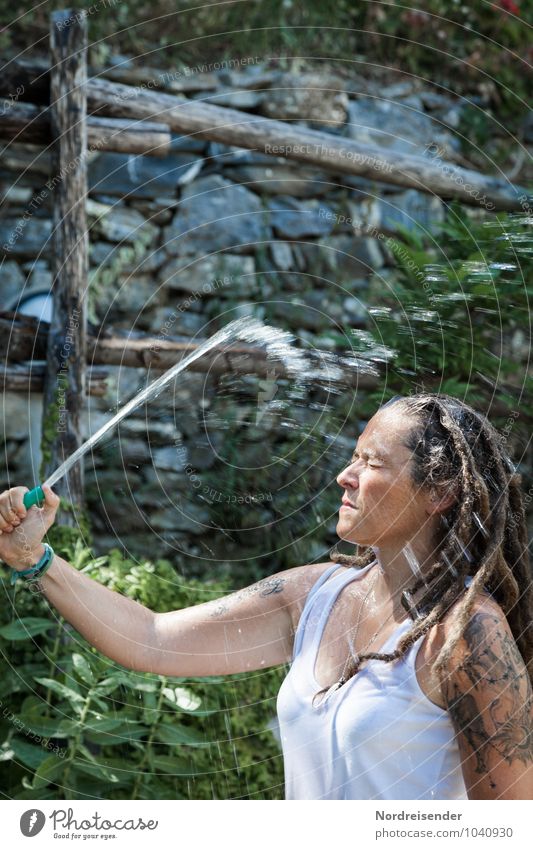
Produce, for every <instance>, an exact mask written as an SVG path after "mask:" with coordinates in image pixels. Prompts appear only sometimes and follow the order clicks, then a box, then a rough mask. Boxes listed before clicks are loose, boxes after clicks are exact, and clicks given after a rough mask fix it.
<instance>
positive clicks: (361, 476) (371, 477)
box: [337, 404, 431, 548]
mask: <svg viewBox="0 0 533 849" xmlns="http://www.w3.org/2000/svg"><path fill="white" fill-rule="evenodd" d="M415 426H416V421H415V420H414V419H413V417H412V416H409V415H408V414H407V413H405V412H404V411H402V410H401V407H399V406H398V405H396V404H393V405H391V406H390V407H387V408H385V409H383V410H380V411H379V412H378V413H376V415H375V416H374V417H373V418H372V419H371V420H370V421H369V422H368V424H367V426H366V427H365V429H364V431H363V433H362V434H361V436H360V437H359V440H358V442H357V445H356V450H355V453H354V456H353V457H352V462H351V463H350V465H349V466H347V467H346V468H345V469H344V470H343V471H342V472H341V473H340V475H339V476H338V477H337V483H338V484H339V486H341V487H342V489H343V495H342V500H343V502H344V503H343V506H341V508H340V510H339V521H338V523H337V534H338V535H339V537H340V538H341V539H343V540H346V541H347V542H352V543H357V544H359V545H371V546H377V547H381V548H384V547H387V546H393V547H398V546H399V547H403V545H405V543H407V542H409V540H411V539H412V538H413V537H414V536H415V534H416V533H417V531H419V530H420V528H421V527H422V525H423V524H424V523H425V522H426V521H427V520H428V518H429V512H428V509H427V508H428V507H429V506H430V500H431V498H430V493H429V492H428V491H427V490H425V489H420V488H419V487H416V486H415V485H414V484H413V482H412V480H411V464H412V452H411V451H410V449H409V448H407V447H406V441H407V437H408V435H409V433H410V431H411V430H412V428H413V427H415Z"/></svg>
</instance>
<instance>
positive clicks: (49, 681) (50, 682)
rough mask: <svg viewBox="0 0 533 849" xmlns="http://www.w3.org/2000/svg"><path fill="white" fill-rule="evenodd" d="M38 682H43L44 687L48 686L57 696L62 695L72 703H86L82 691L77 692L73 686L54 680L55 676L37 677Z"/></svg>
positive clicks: (61, 696)
mask: <svg viewBox="0 0 533 849" xmlns="http://www.w3.org/2000/svg"><path fill="white" fill-rule="evenodd" d="M35 680H36V681H37V683H38V684H42V685H43V687H47V688H48V689H49V690H51V691H52V692H53V693H55V694H56V696H60V698H62V699H66V700H67V701H68V702H70V703H71V704H85V697H84V696H82V695H81V693H76V691H75V690H73V689H72V688H71V687H67V686H66V685H65V684H60V683H59V681H54V679H53V678H36V679H35Z"/></svg>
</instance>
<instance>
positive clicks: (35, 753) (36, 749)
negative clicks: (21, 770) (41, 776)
mask: <svg viewBox="0 0 533 849" xmlns="http://www.w3.org/2000/svg"><path fill="white" fill-rule="evenodd" d="M10 746H11V749H12V750H13V754H14V756H15V759H16V760H17V761H21V763H23V764H24V765H25V766H29V768H30V769H32V770H36V769H37V768H38V767H39V766H40V765H41V764H42V763H43V761H45V760H46V758H47V757H49V755H50V750H49V749H46V748H44V747H43V746H39V745H36V744H35V743H28V741H27V740H21V739H20V737H13V738H12V739H11V741H10Z"/></svg>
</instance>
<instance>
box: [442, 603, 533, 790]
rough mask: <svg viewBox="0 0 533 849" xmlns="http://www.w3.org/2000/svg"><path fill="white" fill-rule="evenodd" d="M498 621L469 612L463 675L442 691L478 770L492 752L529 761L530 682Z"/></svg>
mask: <svg viewBox="0 0 533 849" xmlns="http://www.w3.org/2000/svg"><path fill="white" fill-rule="evenodd" d="M499 621H500V620H499V619H498V617H497V616H496V615H495V614H494V613H490V612H487V611H477V612H476V614H475V615H474V616H473V617H472V619H471V621H470V622H469V623H468V625H467V627H466V629H465V632H464V639H465V642H466V644H467V647H468V652H467V655H466V658H465V659H464V660H463V661H462V663H461V665H460V667H459V671H460V672H461V673H462V674H461V675H460V679H459V677H458V676H455V677H454V678H453V679H452V680H451V681H450V682H448V684H447V687H446V690H447V692H446V693H445V696H446V700H447V708H448V711H449V713H450V715H451V718H452V720H453V723H454V726H455V728H456V730H457V731H460V732H462V734H463V735H464V737H465V739H466V740H467V741H468V743H469V745H470V746H471V748H472V750H473V752H474V753H475V756H476V772H478V773H484V774H486V773H487V772H489V762H488V759H489V756H490V754H491V753H492V754H496V755H497V757H498V760H501V759H503V760H505V762H506V763H508V764H511V763H512V762H513V761H515V760H518V761H521V762H522V763H524V764H525V765H526V766H527V765H528V764H531V763H532V762H533V718H532V716H533V696H532V690H531V682H530V680H529V675H528V673H527V670H526V667H525V664H524V661H523V659H522V656H521V654H520V652H519V650H518V647H517V645H516V642H515V640H514V639H513V637H512V636H511V635H510V634H508V633H507V631H504V630H502V629H501V628H498V624H499ZM495 626H496V627H495ZM459 680H460V683H459ZM481 692H483V697H482V698H481V699H480V698H479V697H480V693H481Z"/></svg>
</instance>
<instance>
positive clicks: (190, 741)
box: [155, 724, 210, 746]
mask: <svg viewBox="0 0 533 849" xmlns="http://www.w3.org/2000/svg"><path fill="white" fill-rule="evenodd" d="M155 737H156V739H157V740H159V742H160V743H166V745H167V746H182V745H187V746H208V745H210V744H209V743H206V741H205V738H204V737H203V735H201V734H199V733H198V732H197V731H194V729H192V728H184V727H183V726H179V725H178V726H175V725H168V724H161V725H159V727H158V728H157V731H156V733H155Z"/></svg>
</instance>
